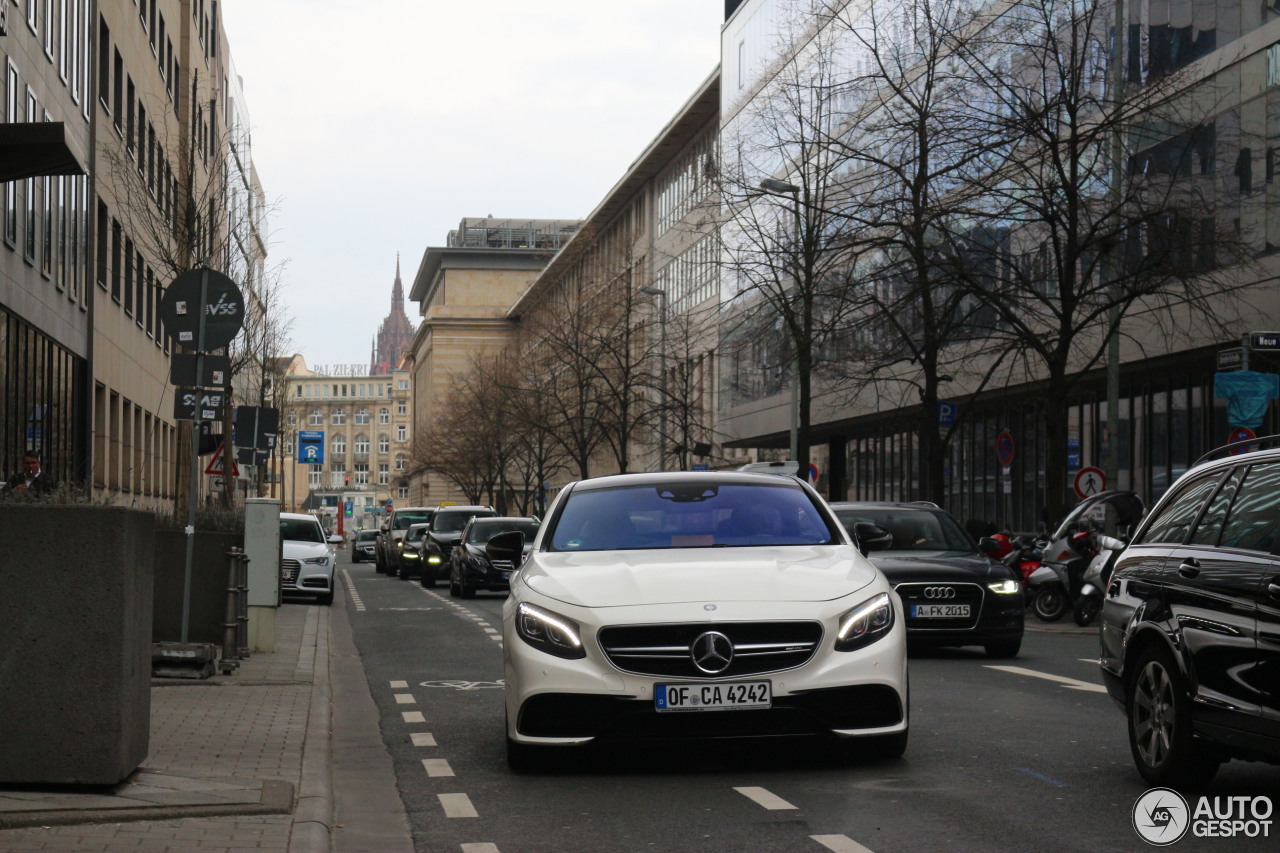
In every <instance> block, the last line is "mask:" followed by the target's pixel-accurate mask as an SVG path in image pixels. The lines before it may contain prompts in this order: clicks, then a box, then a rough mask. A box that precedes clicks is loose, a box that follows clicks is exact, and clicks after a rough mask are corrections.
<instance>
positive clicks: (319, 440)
mask: <svg viewBox="0 0 1280 853" xmlns="http://www.w3.org/2000/svg"><path fill="white" fill-rule="evenodd" d="M298 464H300V465H323V464H324V430H322V429H304V430H300V431H299V432H298Z"/></svg>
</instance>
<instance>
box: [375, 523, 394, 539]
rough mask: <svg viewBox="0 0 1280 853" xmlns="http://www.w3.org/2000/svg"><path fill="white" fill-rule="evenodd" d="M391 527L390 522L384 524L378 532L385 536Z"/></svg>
mask: <svg viewBox="0 0 1280 853" xmlns="http://www.w3.org/2000/svg"><path fill="white" fill-rule="evenodd" d="M390 529H391V525H389V524H384V525H382V526H381V527H379V528H378V532H379V533H381V534H382V535H383V536H386V535H387V531H388V530H390Z"/></svg>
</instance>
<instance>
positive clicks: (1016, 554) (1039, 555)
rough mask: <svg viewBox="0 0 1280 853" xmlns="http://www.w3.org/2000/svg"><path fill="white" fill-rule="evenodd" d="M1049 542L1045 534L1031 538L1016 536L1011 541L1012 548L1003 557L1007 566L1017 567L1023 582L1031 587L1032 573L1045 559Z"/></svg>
mask: <svg viewBox="0 0 1280 853" xmlns="http://www.w3.org/2000/svg"><path fill="white" fill-rule="evenodd" d="M1048 544H1049V540H1048V539H1046V538H1045V537H1043V536H1040V537H1037V538H1034V539H1033V538H1031V537H1029V536H1015V537H1013V539H1012V540H1011V541H1010V545H1011V546H1012V547H1011V550H1010V551H1009V553H1008V554H1006V555H1005V556H1004V557H1003V558H1002V559H1001V562H1003V563H1004V564H1005V565H1006V566H1008V567H1009V568H1011V569H1016V570H1017V571H1018V573H1019V574H1020V575H1021V577H1022V584H1023V586H1025V587H1028V588H1029V587H1030V584H1031V574H1032V572H1034V571H1035V570H1036V569H1038V568H1040V561H1041V560H1042V559H1044V549H1045V546H1046V545H1048Z"/></svg>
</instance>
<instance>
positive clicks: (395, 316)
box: [369, 254, 413, 376]
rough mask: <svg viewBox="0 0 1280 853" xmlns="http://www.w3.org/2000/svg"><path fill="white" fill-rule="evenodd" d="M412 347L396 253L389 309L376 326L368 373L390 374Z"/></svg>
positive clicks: (410, 326)
mask: <svg viewBox="0 0 1280 853" xmlns="http://www.w3.org/2000/svg"><path fill="white" fill-rule="evenodd" d="M412 347H413V324H412V323H411V322H409V317H408V315H407V314H405V311H404V285H403V284H401V282H400V255H398V254H397V255H396V280H395V284H394V285H393V286H392V288H391V311H390V313H388V314H387V316H386V318H385V319H384V320H383V321H382V325H380V326H379V327H378V334H377V336H376V337H375V338H374V340H373V351H372V353H371V358H370V361H369V373H370V375H373V376H382V375H384V374H390V373H391V371H392V370H394V369H395V368H397V367H399V366H400V362H401V360H403V359H404V357H405V356H406V355H408V354H409V351H410V349H411V348H412Z"/></svg>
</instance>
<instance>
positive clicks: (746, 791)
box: [733, 788, 795, 811]
mask: <svg viewBox="0 0 1280 853" xmlns="http://www.w3.org/2000/svg"><path fill="white" fill-rule="evenodd" d="M733 790H735V791H737V792H738V793H739V794H741V795H742V796H744V797H746V798H747V799H748V800H751V801H752V802H754V803H756V804H757V805H760V806H764V807H765V808H766V809H769V810H770V811H777V810H779V809H794V808H795V806H793V805H791V803H788V802H787V801H786V800H784V799H782V797H779V796H778V795H777V794H772V793H770V792H768V791H766V790H765V789H764V788H734V789H733Z"/></svg>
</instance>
